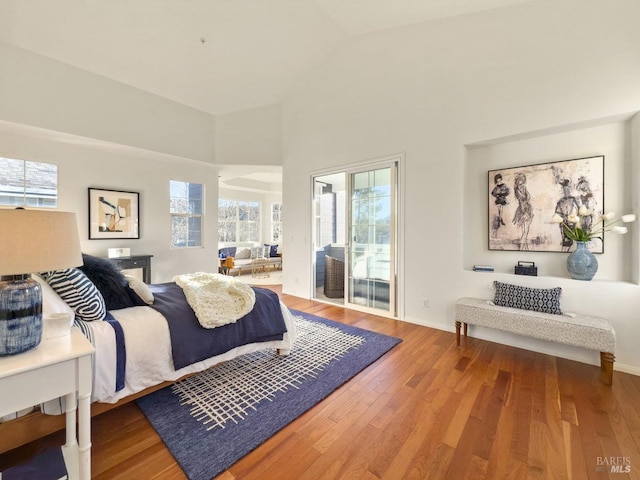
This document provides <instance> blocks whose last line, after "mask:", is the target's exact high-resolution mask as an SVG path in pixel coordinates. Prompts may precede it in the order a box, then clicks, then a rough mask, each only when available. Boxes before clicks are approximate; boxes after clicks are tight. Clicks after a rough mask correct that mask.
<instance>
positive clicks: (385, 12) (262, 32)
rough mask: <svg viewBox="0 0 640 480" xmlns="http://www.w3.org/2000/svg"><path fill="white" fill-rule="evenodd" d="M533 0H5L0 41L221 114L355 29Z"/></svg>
mask: <svg viewBox="0 0 640 480" xmlns="http://www.w3.org/2000/svg"><path fill="white" fill-rule="evenodd" d="M525 1H530V0H56V1H52V0H2V1H0V41H3V42H6V43H9V44H12V45H14V46H17V47H20V48H24V49H26V50H30V51H33V52H35V53H38V54H41V55H44V56H47V57H51V58H53V59H56V60H59V61H61V62H64V63H67V64H71V65H74V66H76V67H79V68H82V69H85V70H88V71H90V72H94V73H96V74H99V75H102V76H104V77H108V78H111V79H113V80H117V81H119V82H122V83H125V84H128V85H131V86H133V87H136V88H139V89H142V90H145V91H148V92H151V93H154V94H156V95H159V96H162V97H165V98H168V99H171V100H174V101H176V102H179V103H182V104H185V105H188V106H191V107H193V108H196V109H199V110H202V111H205V112H208V113H211V114H214V115H219V114H224V113H227V112H232V111H237V110H244V109H248V108H253V107H259V106H264V105H270V104H274V103H278V102H280V101H282V99H283V98H284V96H285V94H286V92H287V90H288V89H289V88H290V87H291V85H293V84H294V82H296V80H297V79H299V78H301V77H303V76H304V75H305V74H306V73H307V72H309V71H310V70H312V69H313V68H314V67H315V66H317V65H318V64H319V63H320V62H322V60H323V58H324V57H325V56H326V55H328V54H330V52H332V51H333V50H335V49H337V48H339V47H340V44H341V43H342V42H345V41H346V40H348V38H349V37H351V36H354V35H361V34H366V33H368V32H372V31H376V30H381V29H387V28H394V27H399V26H403V25H407V24H411V23H418V22H425V21H429V20H434V19H437V18H443V17H448V16H454V15H462V14H465V13H471V12H476V11H480V10H487V9H491V8H497V7H502V6H506V5H510V4H515V3H523V2H525Z"/></svg>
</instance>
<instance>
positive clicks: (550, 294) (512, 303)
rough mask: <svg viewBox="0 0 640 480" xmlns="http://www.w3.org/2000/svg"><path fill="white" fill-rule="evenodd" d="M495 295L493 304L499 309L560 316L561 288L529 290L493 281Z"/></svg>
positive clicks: (528, 288)
mask: <svg viewBox="0 0 640 480" xmlns="http://www.w3.org/2000/svg"><path fill="white" fill-rule="evenodd" d="M493 284H494V285H495V287H496V295H495V297H494V300H493V303H495V304H496V305H499V306H501V307H511V308H520V309H522V310H533V311H534V312H542V313H552V314H555V315H562V310H561V309H560V294H561V293H562V288H560V287H556V288H530V287H521V286H519V285H511V284H509V283H501V282H497V281H494V282H493Z"/></svg>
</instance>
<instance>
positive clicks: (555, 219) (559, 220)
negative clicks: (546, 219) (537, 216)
mask: <svg viewBox="0 0 640 480" xmlns="http://www.w3.org/2000/svg"><path fill="white" fill-rule="evenodd" d="M551 221H552V222H553V223H562V222H564V219H563V218H562V217H561V216H560V215H558V214H557V213H554V214H553V217H551Z"/></svg>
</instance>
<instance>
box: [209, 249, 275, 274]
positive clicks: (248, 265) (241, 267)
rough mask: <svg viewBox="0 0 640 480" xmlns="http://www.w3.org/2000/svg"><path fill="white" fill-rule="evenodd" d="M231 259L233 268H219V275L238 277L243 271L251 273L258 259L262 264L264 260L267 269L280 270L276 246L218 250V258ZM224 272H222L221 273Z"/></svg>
mask: <svg viewBox="0 0 640 480" xmlns="http://www.w3.org/2000/svg"><path fill="white" fill-rule="evenodd" d="M229 257H233V267H231V268H227V267H225V268H224V269H223V268H222V265H221V266H220V271H221V273H225V274H227V275H234V274H235V275H240V274H242V273H243V272H244V271H251V270H252V268H253V267H254V266H255V262H254V260H256V259H260V263H263V262H264V260H265V259H266V260H267V261H268V263H269V267H271V268H273V269H274V270H278V269H281V268H282V254H281V253H280V252H279V251H278V245H268V244H265V245H263V246H258V247H224V248H220V249H218V258H219V259H220V260H221V262H220V263H221V264H222V260H223V259H225V258H229ZM223 270H224V271H223Z"/></svg>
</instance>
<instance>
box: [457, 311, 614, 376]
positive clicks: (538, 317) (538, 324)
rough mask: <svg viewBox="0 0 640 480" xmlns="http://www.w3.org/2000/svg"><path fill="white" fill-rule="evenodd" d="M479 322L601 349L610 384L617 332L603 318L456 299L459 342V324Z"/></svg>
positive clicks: (518, 332)
mask: <svg viewBox="0 0 640 480" xmlns="http://www.w3.org/2000/svg"><path fill="white" fill-rule="evenodd" d="M467 325H478V326H480V327H489V328H494V329H497V330H502V331H505V332H509V333H515V334H517V335H523V336H527V337H532V338H538V339H541V340H547V341H550V342H556V343H562V344H565V345H572V346H575V347H582V348H587V349H591V350H597V351H599V352H600V369H601V372H602V380H603V382H604V383H605V384H607V385H611V383H612V380H613V362H614V361H615V356H614V353H615V347H616V333H615V331H614V330H613V327H612V326H611V325H610V324H609V322H608V321H607V320H605V319H603V318H597V317H590V316H586V315H579V314H576V315H575V316H567V315H555V314H549V313H541V312H535V311H531V310H522V309H519V308H511V307H501V306H496V305H492V304H491V303H490V302H488V301H487V300H480V299H477V298H461V299H459V300H458V301H457V302H456V342H457V344H458V345H460V327H461V326H464V335H465V336H467Z"/></svg>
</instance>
